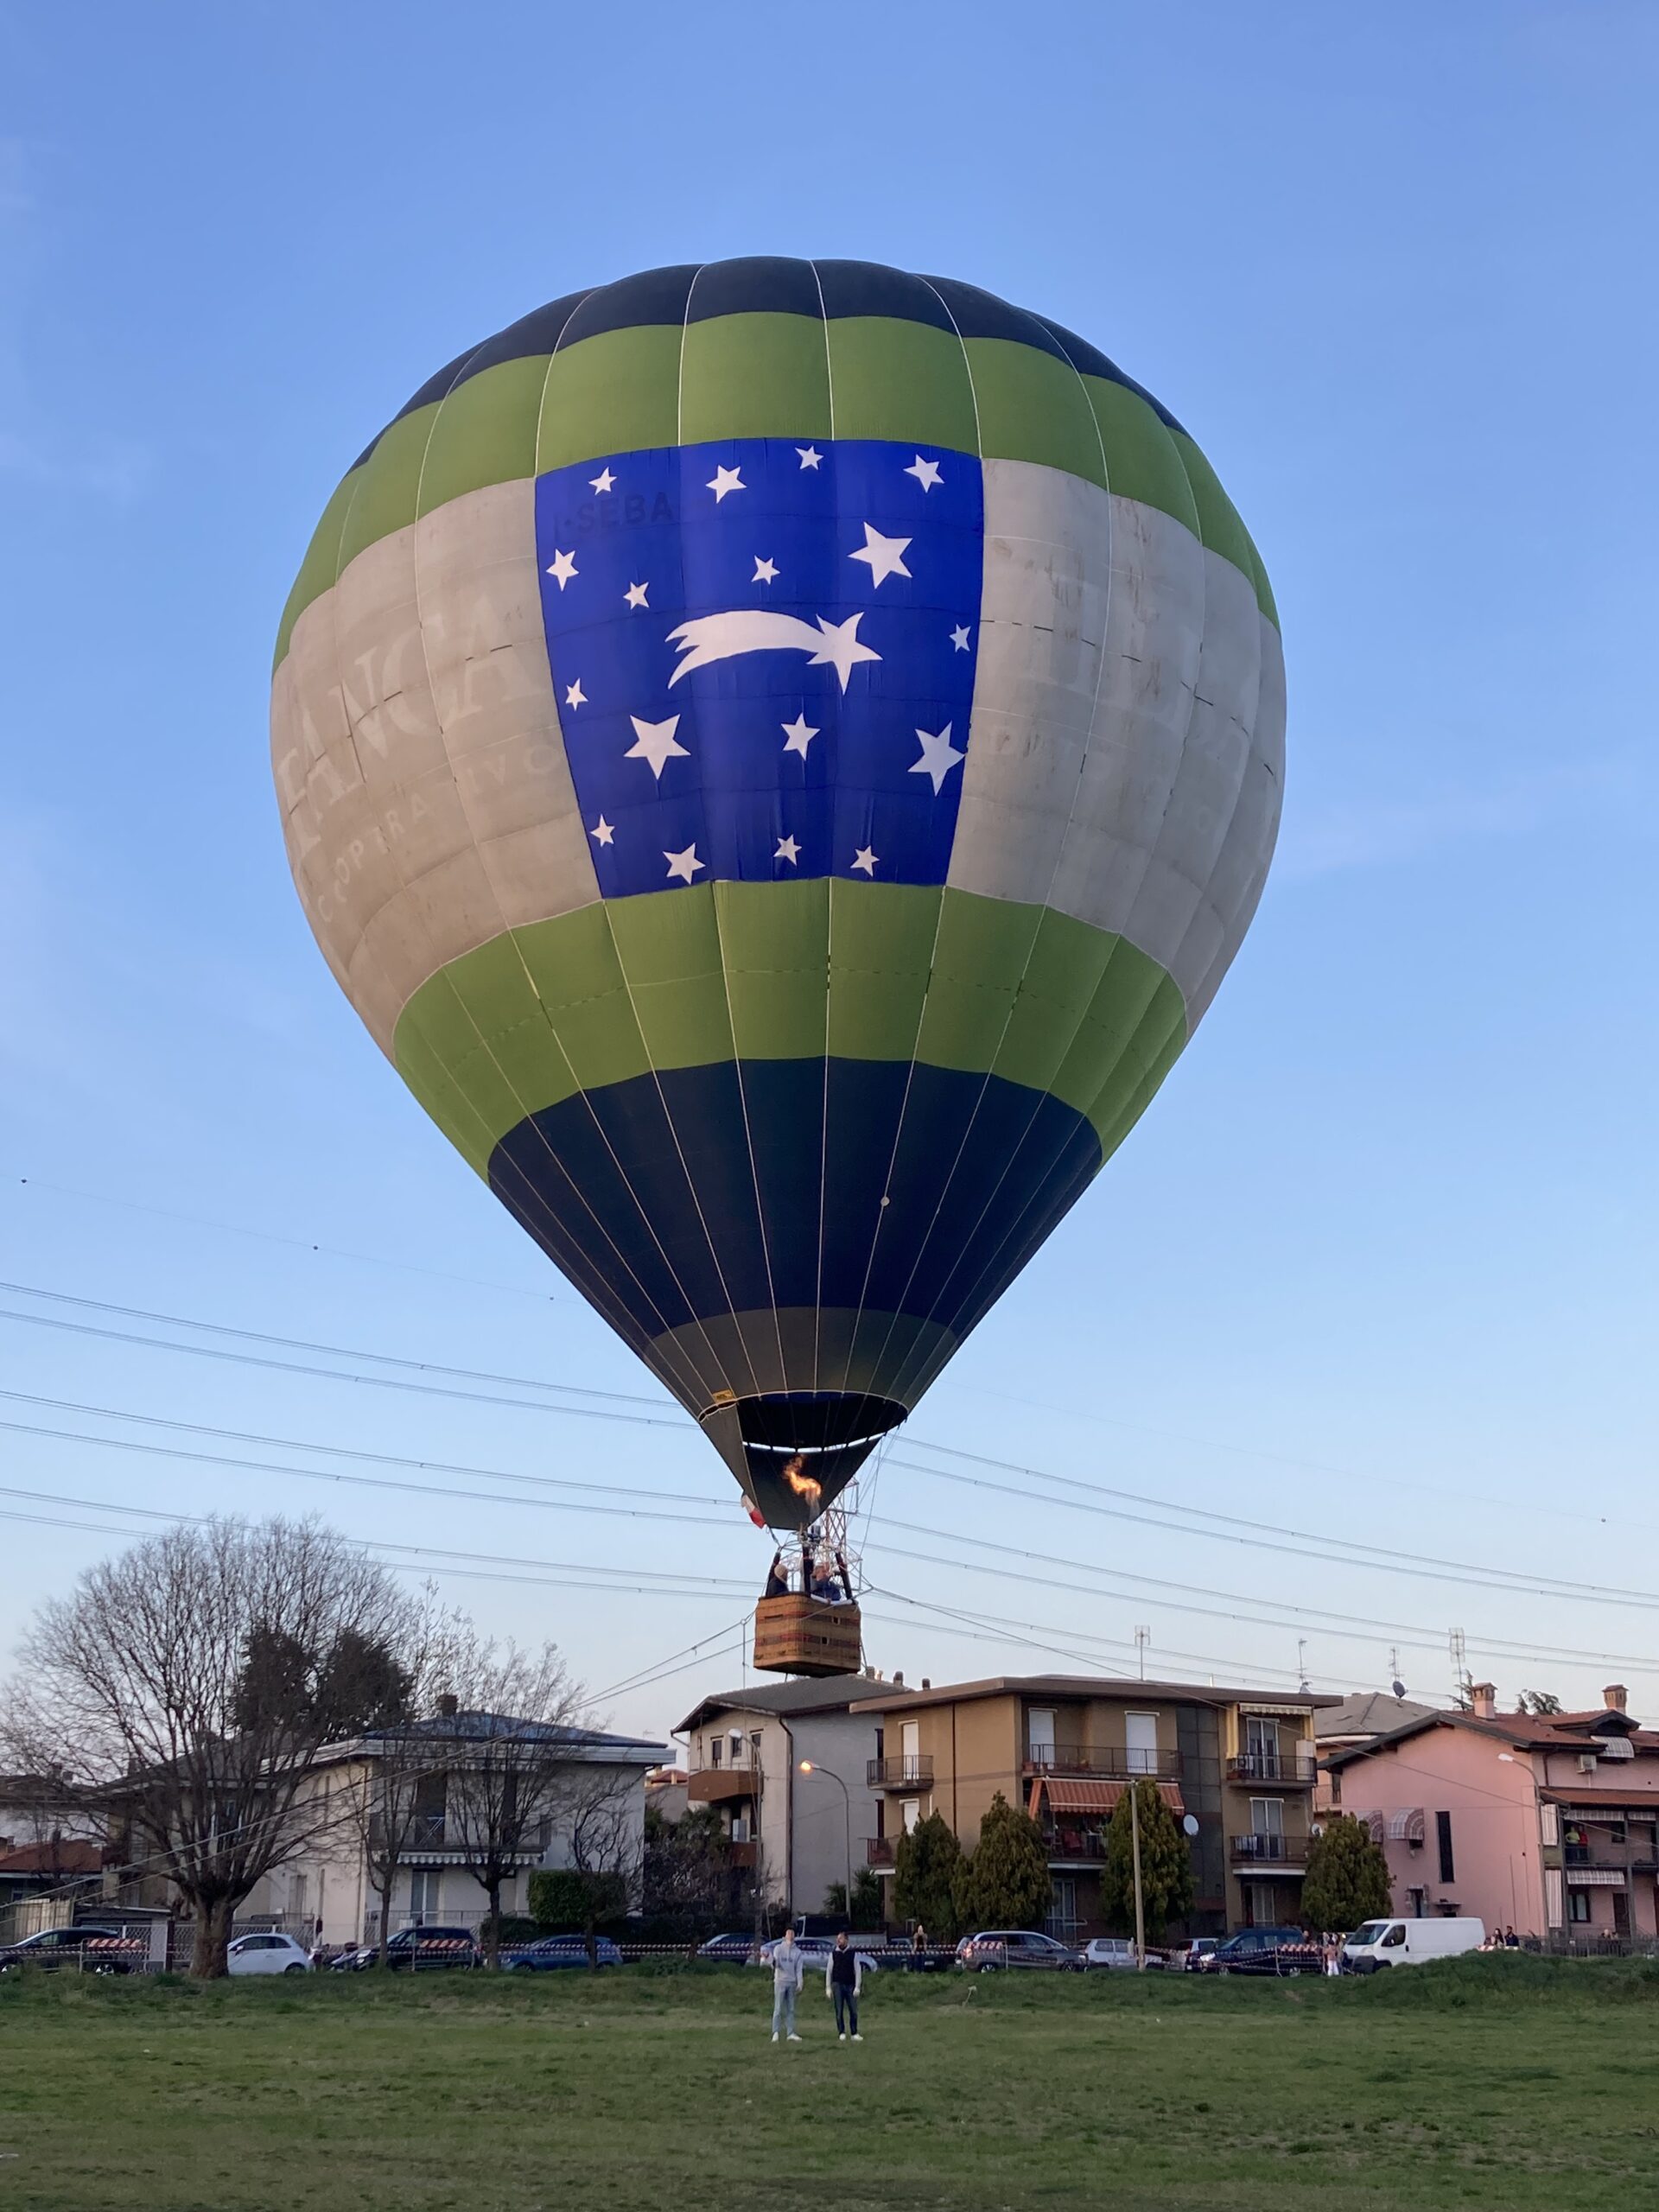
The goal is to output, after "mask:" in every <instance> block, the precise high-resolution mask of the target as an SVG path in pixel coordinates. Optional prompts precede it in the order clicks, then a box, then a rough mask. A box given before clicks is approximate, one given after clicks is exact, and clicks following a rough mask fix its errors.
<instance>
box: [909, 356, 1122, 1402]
mask: <svg viewBox="0 0 1659 2212" xmlns="http://www.w3.org/2000/svg"><path fill="white" fill-rule="evenodd" d="M1054 342H1055V344H1056V345H1059V342H1060V341H1059V340H1058V339H1056V340H1055V341H1054ZM965 350H966V349H965V348H964V351H965ZM1060 351H1061V354H1062V357H1063V358H1064V359H1065V365H1066V366H1067V367H1068V368H1069V369H1070V370H1071V374H1072V376H1073V378H1075V379H1076V382H1077V392H1078V396H1079V397H1080V399H1081V401H1082V403H1083V405H1084V410H1086V412H1087V414H1088V416H1089V421H1090V424H1091V425H1092V427H1093V429H1094V433H1095V444H1096V449H1097V450H1098V452H1099V454H1100V473H1101V475H1102V477H1103V479H1104V482H1103V487H1102V488H1103V497H1104V498H1105V500H1106V592H1105V599H1104V601H1103V607H1102V620H1101V632H1100V655H1099V658H1098V660H1097V661H1096V667H1095V696H1094V698H1093V700H1092V702H1090V709H1089V722H1088V727H1087V728H1086V729H1085V730H1084V737H1083V747H1082V750H1081V752H1080V753H1079V754H1078V757H1077V775H1076V777H1075V779H1073V782H1072V785H1071V799H1070V800H1069V802H1068V804H1067V806H1066V810H1065V823H1063V824H1062V825H1061V829H1060V834H1059V837H1058V841H1057V842H1056V844H1055V848H1054V860H1053V865H1052V867H1051V868H1050V870H1049V877H1048V885H1047V888H1046V890H1045V892H1044V893H1043V896H1042V899H1041V900H1040V901H1039V904H1038V909H1037V913H1036V918H1035V920H1034V923H1033V928H1032V932H1031V936H1030V938H1029V939H1028V941H1027V945H1026V957H1025V961H1024V963H1023V964H1022V966H1021V968H1020V978H1019V981H1018V982H1016V983H1015V985H1014V990H1013V993H1012V995H1010V997H1009V1000H1008V1010H1007V1014H1005V1016H1004V1017H1003V1021H1002V1031H1001V1036H999V1038H998V1039H997V1041H996V1046H995V1051H994V1052H992V1054H991V1064H990V1066H989V1067H988V1069H987V1070H986V1071H985V1075H984V1077H983V1078H982V1082H981V1084H980V1090H979V1096H978V1097H977V1098H976V1099H975V1101H974V1105H973V1110H972V1112H971V1113H970V1114H969V1116H968V1120H967V1123H966V1125H965V1126H964V1128H963V1133H962V1141H961V1142H960V1144H959V1145H958V1146H957V1156H956V1158H955V1160H952V1162H951V1163H950V1173H949V1175H947V1176H946V1177H945V1179H944V1183H943V1184H942V1185H941V1186H940V1190H939V1196H938V1203H937V1205H935V1206H934V1209H933V1217H932V1219H931V1221H930V1222H929V1224H928V1225H927V1230H926V1232H925V1235H924V1236H923V1237H922V1240H921V1242H920V1243H919V1244H918V1246H917V1248H916V1256H915V1259H914V1261H913V1262H912V1267H911V1271H910V1274H909V1276H908V1277H907V1278H906V1283H905V1291H904V1295H906V1296H907V1295H908V1294H909V1291H910V1286H911V1284H912V1283H913V1282H914V1281H915V1280H916V1276H917V1274H918V1272H919V1271H920V1268H921V1264H922V1261H923V1258H924V1257H925V1254H926V1251H927V1248H928V1245H929V1243H931V1240H932V1236H933V1232H934V1230H936V1229H937V1228H938V1223H939V1217H940V1216H941V1214H942V1213H943V1212H944V1205H945V1200H946V1198H948V1196H949V1195H950V1185H951V1184H952V1183H953V1182H954V1181H955V1180H956V1176H957V1169H958V1168H959V1167H960V1166H961V1165H962V1162H963V1158H964V1156H965V1155H966V1153H967V1150H968V1144H969V1139H970V1138H971V1136H972V1135H973V1131H974V1126H975V1124H976V1122H977V1121H978V1119H979V1113H980V1109H981V1107H982V1105H983V1103H984V1102H985V1098H986V1096H987V1095H988V1091H989V1089H990V1084H991V1078H992V1077H993V1076H994V1075H995V1072H996V1064H997V1061H998V1060H999V1059H1000V1058H1001V1056H1002V1051H1003V1047H1004V1046H1006V1045H1007V1039H1008V1032H1009V1030H1010V1029H1011V1028H1012V1027H1013V1025H1014V1008H1015V1007H1017V1006H1018V1005H1019V1003H1020V994H1021V993H1022V992H1023V990H1024V989H1025V988H1026V984H1027V981H1028V980H1029V978H1030V975H1031V963H1032V957H1033V954H1034V953H1035V951H1036V949H1037V940H1038V938H1039V937H1040V936H1041V934H1042V928H1043V917H1044V915H1045V914H1046V912H1047V911H1048V902H1049V900H1050V899H1051V898H1052V896H1053V894H1054V886H1055V884H1056V882H1057V881H1058V878H1059V873H1060V869H1061V868H1062V867H1063V865H1064V864H1065V848H1066V841H1067V840H1068V838H1069V837H1070V836H1071V824H1072V822H1073V820H1074V819H1075V817H1076V815H1077V799H1078V797H1079V795H1080V794H1081V792H1082V791H1083V786H1084V776H1085V774H1086V772H1087V770H1088V766H1089V753H1090V743H1091V741H1092V740H1093V737H1094V732H1095V721H1096V717H1097V716H1098V715H1099V713H1100V699H1101V693H1102V691H1103V689H1104V687H1105V683H1106V660H1107V645H1108V643H1109V639H1110V637H1111V629H1112V619H1111V618H1112V509H1111V498H1112V487H1111V469H1110V467H1109V463H1108V461H1107V458H1106V442H1105V440H1104V438H1103V436H1102V435H1101V429H1100V421H1099V417H1098V416H1096V413H1095V410H1094V404H1093V402H1092V401H1091V400H1090V397H1089V387H1088V385H1086V384H1085V383H1084V380H1083V374H1082V372H1081V371H1080V370H1079V369H1078V367H1077V363H1076V362H1075V361H1074V360H1073V359H1071V355H1070V354H1069V353H1066V352H1065V347H1064V346H1061V348H1060ZM1056 473H1057V474H1064V475H1070V474H1071V472H1070V471H1069V470H1065V471H1057V472H1056ZM983 611H984V610H983V607H981V615H982V617H983ZM980 639H981V643H982V644H983V642H984V622H983V619H982V620H981V624H980ZM964 775H965V771H964ZM1090 1002H1091V1003H1092V1001H1090ZM1087 1018H1088V1017H1087V1010H1086V1009H1085V1010H1084V1013H1083V1014H1080V1015H1079V1016H1078V1020H1077V1027H1076V1028H1075V1029H1074V1030H1073V1032H1072V1041H1073V1042H1075V1041H1076V1038H1077V1031H1078V1030H1080V1029H1081V1028H1082V1027H1083V1024H1084V1020H1086V1019H1087ZM1068 1049H1069V1048H1068ZM1004 1080H1005V1081H1006V1080H1007V1078H1006V1077H1005V1078H1004ZM1042 1096H1047V1093H1046V1092H1045V1093H1043V1094H1042ZM1039 1110H1040V1108H1039V1106H1033V1109H1032V1111H1031V1114H1030V1116H1029V1118H1028V1120H1027V1124H1026V1128H1025V1129H1024V1130H1023V1131H1022V1132H1021V1134H1020V1138H1019V1140H1018V1141H1017V1142H1016V1143H1015V1144H1014V1146H1012V1147H1010V1150H1009V1153H1008V1157H1007V1161H1006V1162H1005V1163H1004V1166H1003V1170H1002V1173H1001V1175H1000V1176H999V1177H998V1178H997V1179H996V1182H995V1185H993V1186H992V1189H991V1192H990V1193H989V1195H988V1197H987V1198H986V1201H985V1204H984V1205H983V1206H982V1207H981V1209H980V1211H979V1214H978V1216H977V1217H976V1220H975V1223H974V1226H973V1229H972V1230H970V1231H969V1238H971V1237H972V1236H974V1235H976V1234H977V1232H978V1230H979V1226H980V1224H981V1223H982V1221H983V1220H984V1218H985V1217H986V1214H987V1213H988V1211H989V1210H990V1207H991V1205H992V1204H993V1202H994V1201H995V1197H996V1194H997V1192H999V1191H1000V1190H1001V1187H1002V1185H1003V1184H1004V1182H1006V1180H1007V1175H1008V1171H1009V1168H1010V1167H1011V1166H1013V1163H1014V1159H1015V1158H1016V1157H1017V1155H1018V1154H1019V1152H1020V1147H1022V1146H1023V1144H1024V1142H1025V1140H1026V1137H1027V1135H1029V1134H1030V1131H1031V1128H1033V1125H1034V1123H1035V1122H1036V1119H1037V1116H1038V1113H1039ZM962 1249H963V1252H966V1250H967V1249H968V1240H967V1239H964V1241H963V1246H962ZM959 1264H960V1262H959V1260H958V1262H956V1263H953V1265H952V1267H951V1269H950V1273H949V1274H947V1275H946V1276H945V1277H944V1282H943V1283H942V1284H941V1285H940V1290H941V1294H943V1292H944V1288H945V1287H946V1286H947V1285H948V1284H949V1283H950V1281H952V1279H953V1278H954V1276H955V1274H956V1269H957V1265H959ZM934 1318H935V1319H937V1318H938V1317H937V1316H935V1317H934ZM884 1349H885V1348H884ZM913 1357H914V1354H913V1351H912V1357H911V1358H909V1359H906V1361H904V1362H903V1363H901V1365H900V1368H899V1376H900V1377H901V1378H904V1377H906V1376H907V1375H908V1371H909V1370H910V1369H911V1367H912V1362H913Z"/></svg>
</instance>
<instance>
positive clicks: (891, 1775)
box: [864, 1751, 933, 1789]
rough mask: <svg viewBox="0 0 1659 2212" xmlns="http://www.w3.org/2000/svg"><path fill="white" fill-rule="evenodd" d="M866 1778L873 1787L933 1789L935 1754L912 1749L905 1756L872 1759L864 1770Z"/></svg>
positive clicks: (867, 1784) (867, 1782)
mask: <svg viewBox="0 0 1659 2212" xmlns="http://www.w3.org/2000/svg"><path fill="white" fill-rule="evenodd" d="M864 1780H865V1783H866V1786H867V1787H868V1788H869V1789H931V1788H932V1787H933V1755H932V1753H931V1751H919V1752H918V1751H912V1752H911V1753H910V1754H909V1755H908V1756H907V1757H906V1758H897V1759H872V1760H871V1761H870V1762H869V1764H868V1765H867V1766H866V1768H865V1770H864Z"/></svg>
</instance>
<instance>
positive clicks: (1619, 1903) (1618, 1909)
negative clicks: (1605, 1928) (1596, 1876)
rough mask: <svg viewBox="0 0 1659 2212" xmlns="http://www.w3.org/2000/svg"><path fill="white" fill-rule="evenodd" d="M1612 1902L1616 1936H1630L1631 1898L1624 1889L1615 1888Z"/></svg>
mask: <svg viewBox="0 0 1659 2212" xmlns="http://www.w3.org/2000/svg"><path fill="white" fill-rule="evenodd" d="M1612 1902H1613V1933H1614V1935H1615V1936H1628V1935H1629V1934H1630V1898H1629V1897H1628V1895H1627V1894H1626V1893H1625V1891H1623V1890H1615V1891H1613V1892H1612Z"/></svg>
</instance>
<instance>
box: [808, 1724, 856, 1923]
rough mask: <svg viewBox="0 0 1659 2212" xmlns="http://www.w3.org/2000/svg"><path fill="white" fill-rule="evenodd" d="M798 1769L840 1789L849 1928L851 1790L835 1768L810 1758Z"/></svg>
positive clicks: (850, 1913)
mask: <svg viewBox="0 0 1659 2212" xmlns="http://www.w3.org/2000/svg"><path fill="white" fill-rule="evenodd" d="M799 1771H800V1772H801V1773H802V1774H821V1775H823V1777H824V1779H825V1780H826V1781H828V1782H833V1783H835V1785H836V1789H839V1790H840V1792H841V1801H842V1813H843V1815H844V1816H845V1819H846V1822H847V1892H846V1895H847V1925H848V1926H849V1928H850V1927H851V1926H852V1924H853V1797H852V1792H851V1791H850V1790H849V1789H848V1787H847V1785H846V1783H844V1782H843V1781H842V1778H841V1777H840V1776H839V1775H838V1774H837V1773H836V1771H835V1770H834V1769H833V1768H832V1767H827V1766H817V1765H815V1764H813V1762H812V1761H811V1760H810V1759H803V1760H802V1761H801V1762H800V1765H799Z"/></svg>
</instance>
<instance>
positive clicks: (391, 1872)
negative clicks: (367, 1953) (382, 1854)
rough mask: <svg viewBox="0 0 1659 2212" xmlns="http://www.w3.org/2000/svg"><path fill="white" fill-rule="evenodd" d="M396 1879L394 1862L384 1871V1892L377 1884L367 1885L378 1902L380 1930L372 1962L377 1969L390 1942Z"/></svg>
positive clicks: (382, 1963)
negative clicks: (393, 1889) (392, 1895)
mask: <svg viewBox="0 0 1659 2212" xmlns="http://www.w3.org/2000/svg"><path fill="white" fill-rule="evenodd" d="M396 1880H397V1862H396V1861H395V1860H394V1861H393V1863H392V1865H391V1866H390V1867H389V1868H388V1869H387V1871H386V1886H385V1889H384V1890H383V1889H382V1888H380V1886H379V1885H378V1883H375V1882H371V1883H370V1885H369V1886H370V1888H371V1889H372V1891H374V1894H375V1896H376V1897H378V1898H379V1900H380V1928H379V1933H378V1939H377V1941H376V1942H375V1947H374V1962H375V1964H376V1966H378V1967H383V1966H385V1963H386V1955H387V1954H386V1946H387V1945H388V1944H389V1943H390V1942H391V1890H392V1885H393V1883H394V1882H396Z"/></svg>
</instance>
